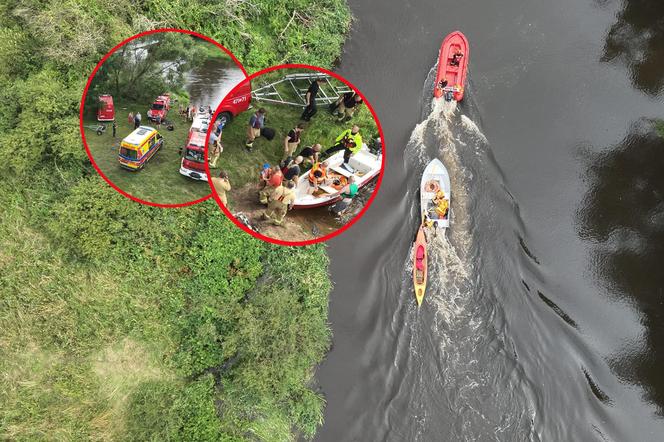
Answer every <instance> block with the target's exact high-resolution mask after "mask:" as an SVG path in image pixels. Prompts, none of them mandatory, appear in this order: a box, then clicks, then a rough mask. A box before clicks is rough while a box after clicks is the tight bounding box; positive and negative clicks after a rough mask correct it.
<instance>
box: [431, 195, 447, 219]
mask: <svg viewBox="0 0 664 442" xmlns="http://www.w3.org/2000/svg"><path fill="white" fill-rule="evenodd" d="M433 203H434V205H435V206H434V208H433V210H434V211H435V214H436V215H437V217H436V218H438V219H445V218H446V217H447V212H448V209H449V207H450V205H449V202H448V201H447V199H446V198H445V192H443V190H442V189H441V190H439V191H438V192H436V196H435V197H434V198H433Z"/></svg>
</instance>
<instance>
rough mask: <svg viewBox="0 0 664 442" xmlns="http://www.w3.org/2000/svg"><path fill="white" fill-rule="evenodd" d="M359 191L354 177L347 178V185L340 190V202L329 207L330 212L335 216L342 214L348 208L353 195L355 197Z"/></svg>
mask: <svg viewBox="0 0 664 442" xmlns="http://www.w3.org/2000/svg"><path fill="white" fill-rule="evenodd" d="M359 190H360V189H359V187H358V186H357V183H356V182H355V175H351V176H350V177H349V178H348V183H347V184H346V185H345V186H344V187H342V188H341V190H340V195H341V200H339V201H338V202H337V203H336V204H334V205H333V206H332V207H330V212H332V213H333V214H334V215H336V216H339V215H341V214H342V213H344V212H345V211H346V209H347V208H348V206H350V203H351V202H353V198H355V195H357V192H359Z"/></svg>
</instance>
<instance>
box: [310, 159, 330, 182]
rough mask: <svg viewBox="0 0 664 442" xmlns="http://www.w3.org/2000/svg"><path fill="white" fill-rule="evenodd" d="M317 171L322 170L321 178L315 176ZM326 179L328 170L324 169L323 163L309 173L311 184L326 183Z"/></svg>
mask: <svg viewBox="0 0 664 442" xmlns="http://www.w3.org/2000/svg"><path fill="white" fill-rule="evenodd" d="M317 170H320V171H321V173H322V175H321V176H320V177H316V175H315V172H316V171H317ZM326 178H327V168H326V167H323V165H322V164H321V163H315V164H314V165H313V167H312V168H311V170H310V171H309V182H311V184H318V183H322V182H323V181H325V179H326Z"/></svg>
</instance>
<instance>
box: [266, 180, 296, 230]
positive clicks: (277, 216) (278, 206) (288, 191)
mask: <svg viewBox="0 0 664 442" xmlns="http://www.w3.org/2000/svg"><path fill="white" fill-rule="evenodd" d="M294 189H295V183H294V182H292V181H286V184H285V185H283V186H279V187H278V188H276V189H275V191H274V192H273V193H272V195H270V202H269V203H268V206H267V210H266V211H265V213H263V217H264V218H265V219H268V220H270V221H272V224H275V225H277V226H280V225H281V224H282V223H283V221H284V217H285V216H286V213H287V212H288V211H289V210H291V209H292V208H293V203H294V202H295V190H294Z"/></svg>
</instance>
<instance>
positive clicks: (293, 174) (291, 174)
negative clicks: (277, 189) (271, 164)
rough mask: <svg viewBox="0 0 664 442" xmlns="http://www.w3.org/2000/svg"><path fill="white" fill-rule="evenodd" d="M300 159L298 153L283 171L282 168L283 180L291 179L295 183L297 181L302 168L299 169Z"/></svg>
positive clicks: (301, 159)
mask: <svg viewBox="0 0 664 442" xmlns="http://www.w3.org/2000/svg"><path fill="white" fill-rule="evenodd" d="M302 161H303V158H302V157H301V156H299V155H298V156H296V157H295V159H294V160H292V161H290V162H289V163H288V164H287V165H286V168H285V169H286V170H285V172H284V171H283V170H282V172H283V174H284V179H285V180H287V181H293V182H294V183H295V184H297V181H298V179H299V178H300V173H302V170H301V169H300V164H302Z"/></svg>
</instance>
